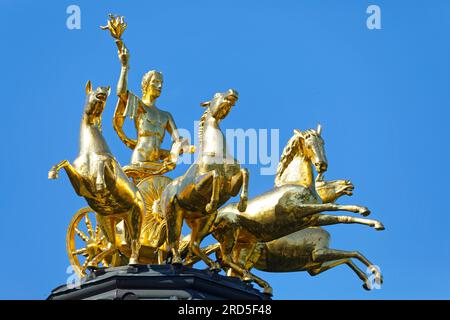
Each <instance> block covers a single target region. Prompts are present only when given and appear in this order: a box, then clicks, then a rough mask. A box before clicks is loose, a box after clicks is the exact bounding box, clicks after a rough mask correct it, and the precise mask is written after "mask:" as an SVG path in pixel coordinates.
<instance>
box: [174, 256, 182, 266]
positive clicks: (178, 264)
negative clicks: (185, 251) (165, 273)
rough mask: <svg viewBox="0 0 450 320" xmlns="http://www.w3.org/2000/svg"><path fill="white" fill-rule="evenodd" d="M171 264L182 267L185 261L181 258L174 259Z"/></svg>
mask: <svg viewBox="0 0 450 320" xmlns="http://www.w3.org/2000/svg"><path fill="white" fill-rule="evenodd" d="M171 264H172V265H174V266H182V265H183V260H182V259H181V258H180V257H173V258H172V262H171Z"/></svg>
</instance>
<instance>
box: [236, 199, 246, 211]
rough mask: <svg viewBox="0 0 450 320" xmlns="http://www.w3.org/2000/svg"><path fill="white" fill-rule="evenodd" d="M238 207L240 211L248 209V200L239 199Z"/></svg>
mask: <svg viewBox="0 0 450 320" xmlns="http://www.w3.org/2000/svg"><path fill="white" fill-rule="evenodd" d="M237 208H238V210H239V212H244V211H245V210H247V200H242V199H241V201H239V204H238V207H237Z"/></svg>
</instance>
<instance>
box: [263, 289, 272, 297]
mask: <svg viewBox="0 0 450 320" xmlns="http://www.w3.org/2000/svg"><path fill="white" fill-rule="evenodd" d="M263 293H264V294H267V295H268V296H270V297H272V296H273V290H272V287H265V288H264V290H263Z"/></svg>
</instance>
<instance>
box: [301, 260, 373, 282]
mask: <svg viewBox="0 0 450 320" xmlns="http://www.w3.org/2000/svg"><path fill="white" fill-rule="evenodd" d="M342 264H346V265H347V266H348V267H349V268H350V269H352V270H353V272H355V273H356V275H357V276H358V278H360V279H361V280H362V281H363V282H364V284H366V283H367V282H368V281H369V279H368V278H367V276H366V274H365V273H364V272H363V271H362V270H361V269H360V268H358V267H357V266H356V265H355V264H354V263H353V262H352V261H351V260H350V259H348V258H345V259H340V260H334V261H327V262H324V263H322V265H321V266H320V267H317V268H313V269H309V270H308V273H309V274H310V275H311V276H317V275H318V274H320V273H322V272H325V271H327V270H330V269H332V268H334V267H337V266H340V265H342Z"/></svg>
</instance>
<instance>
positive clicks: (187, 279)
mask: <svg viewBox="0 0 450 320" xmlns="http://www.w3.org/2000/svg"><path fill="white" fill-rule="evenodd" d="M48 299H50V300H103V299H106V300H114V299H119V300H123V299H139V300H149V299H163V300H166V299H173V300H179V299H186V300H191V299H195V300H221V299H244V300H268V299H270V297H269V296H267V295H266V294H263V293H261V292H260V291H259V290H256V289H255V288H253V286H252V285H250V284H246V283H244V282H242V281H241V280H240V279H237V278H232V277H226V276H222V275H219V274H215V273H212V272H210V271H207V270H197V269H192V268H187V267H181V266H180V267H177V266H172V265H139V266H136V267H128V266H125V267H116V268H108V269H101V270H97V271H95V272H93V273H92V274H90V275H89V276H88V277H87V278H85V279H83V280H82V281H81V284H80V286H79V287H78V288H73V289H69V288H68V287H67V286H66V285H63V286H59V287H58V288H56V289H54V290H53V291H52V293H51V294H50V296H49V297H48Z"/></svg>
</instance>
